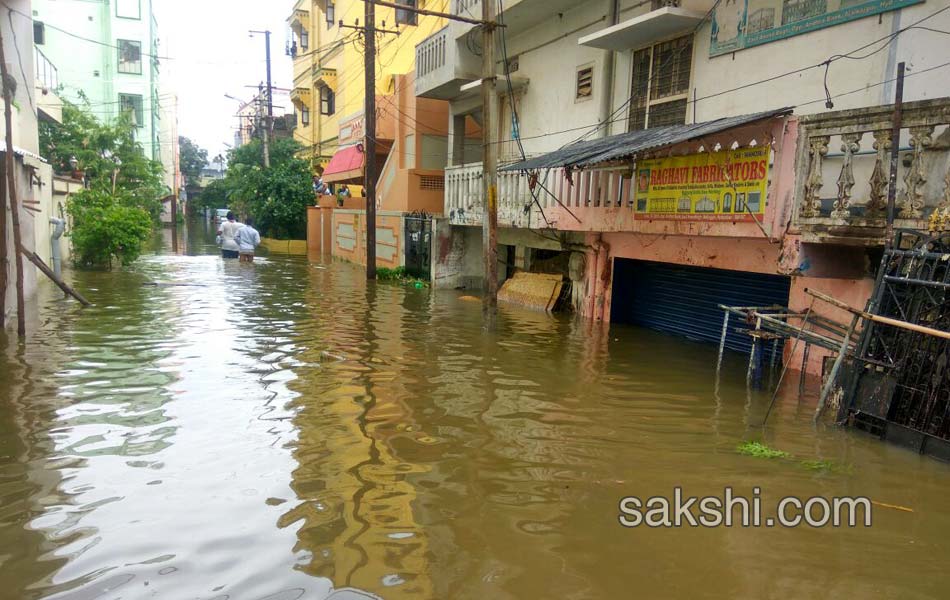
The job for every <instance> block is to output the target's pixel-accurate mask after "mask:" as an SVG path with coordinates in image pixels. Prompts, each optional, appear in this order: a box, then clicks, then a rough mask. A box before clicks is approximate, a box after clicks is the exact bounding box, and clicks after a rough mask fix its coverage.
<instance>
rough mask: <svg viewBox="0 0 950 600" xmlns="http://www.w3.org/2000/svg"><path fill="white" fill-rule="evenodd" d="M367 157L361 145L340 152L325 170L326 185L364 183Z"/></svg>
mask: <svg viewBox="0 0 950 600" xmlns="http://www.w3.org/2000/svg"><path fill="white" fill-rule="evenodd" d="M365 164H366V162H365V157H364V155H363V148H362V146H360V145H356V146H349V147H347V148H343V149H341V150H338V151H337V153H336V154H334V155H333V158H331V159H330V162H329V163H328V164H327V167H326V168H325V169H324V170H323V181H324V182H325V183H362V182H363V173H364V168H363V167H364V165H365Z"/></svg>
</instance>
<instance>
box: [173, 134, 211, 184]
mask: <svg viewBox="0 0 950 600" xmlns="http://www.w3.org/2000/svg"><path fill="white" fill-rule="evenodd" d="M178 156H179V159H178V161H179V164H180V165H181V172H182V173H183V174H184V175H185V177H186V178H187V181H188V183H189V184H197V183H198V182H199V181H200V180H201V171H202V170H203V169H204V168H205V167H207V166H208V151H207V150H205V149H204V148H200V147H198V145H197V144H195V143H194V142H193V141H191V140H190V139H189V138H186V137H185V136H179V137H178Z"/></svg>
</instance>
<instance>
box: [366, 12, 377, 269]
mask: <svg viewBox="0 0 950 600" xmlns="http://www.w3.org/2000/svg"><path fill="white" fill-rule="evenodd" d="M363 8H364V16H365V18H366V30H365V31H366V33H365V39H366V45H365V49H364V55H363V57H364V64H365V71H366V73H365V75H366V86H365V88H366V89H365V93H364V96H365V101H366V105H365V108H364V111H363V116H364V118H363V120H364V122H365V131H366V139H365V141H364V143H363V153H364V164H365V165H366V172H365V173H364V187H365V188H366V279H367V280H370V281H373V280H375V279H376V4H375V3H373V0H364V2H363Z"/></svg>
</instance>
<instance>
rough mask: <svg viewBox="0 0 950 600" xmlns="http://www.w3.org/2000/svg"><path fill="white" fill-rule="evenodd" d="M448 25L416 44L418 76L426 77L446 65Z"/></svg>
mask: <svg viewBox="0 0 950 600" xmlns="http://www.w3.org/2000/svg"><path fill="white" fill-rule="evenodd" d="M447 43H448V27H443V28H442V29H440V30H439V31H437V32H435V33H433V34H432V35H430V36H429V37H427V38H426V39H424V40H423V41H422V42H421V43H420V44H418V45H417V46H416V77H425V76H426V75H428V74H430V73H433V72H435V71H437V70H439V69H441V68H442V67H444V66H445V54H446V45H447Z"/></svg>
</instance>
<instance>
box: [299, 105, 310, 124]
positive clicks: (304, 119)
mask: <svg viewBox="0 0 950 600" xmlns="http://www.w3.org/2000/svg"><path fill="white" fill-rule="evenodd" d="M300 123H301V125H309V124H310V109H309V108H307V107H304V108H301V109H300Z"/></svg>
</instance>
